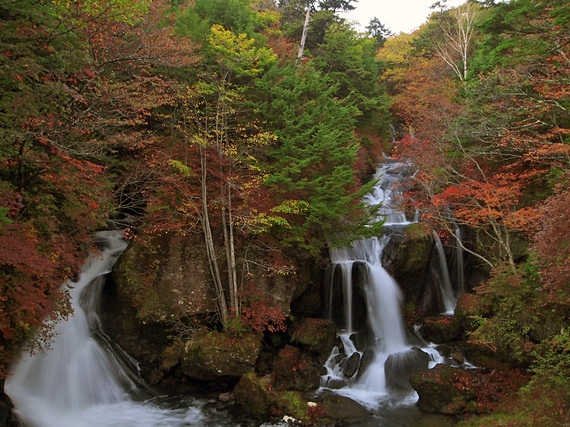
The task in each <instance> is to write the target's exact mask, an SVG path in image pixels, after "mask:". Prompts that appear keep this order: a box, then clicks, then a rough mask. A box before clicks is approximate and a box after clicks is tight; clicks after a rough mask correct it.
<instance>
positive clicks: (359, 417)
mask: <svg viewBox="0 0 570 427" xmlns="http://www.w3.org/2000/svg"><path fill="white" fill-rule="evenodd" d="M316 400H317V403H318V405H319V407H321V408H323V409H324V412H325V414H326V416H325V415H324V414H323V418H324V419H323V420H322V423H321V424H319V425H347V426H348V425H358V424H359V423H363V422H364V421H366V420H368V419H369V418H370V413H369V412H368V411H367V410H366V409H365V408H364V407H362V406H361V405H360V404H358V403H357V402H355V401H354V400H352V399H349V398H348V397H344V396H339V395H335V394H323V395H320V396H319V397H318V399H316ZM327 421H328V422H327ZM329 423H330V424H329Z"/></svg>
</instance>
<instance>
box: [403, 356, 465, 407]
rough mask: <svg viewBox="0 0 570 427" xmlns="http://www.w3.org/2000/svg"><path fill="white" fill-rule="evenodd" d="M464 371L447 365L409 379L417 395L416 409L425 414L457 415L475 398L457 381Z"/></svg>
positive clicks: (463, 374)
mask: <svg viewBox="0 0 570 427" xmlns="http://www.w3.org/2000/svg"><path fill="white" fill-rule="evenodd" d="M465 375H466V373H465V371H463V370H460V369H458V368H452V367H451V366H448V365H437V366H436V367H435V368H433V369H428V370H426V371H421V372H417V373H415V374H413V375H411V377H410V384H411V385H412V387H413V388H414V390H416V391H417V393H418V395H419V400H418V403H417V405H418V407H419V408H420V409H421V410H422V411H425V412H431V413H440V414H446V415H458V414H460V413H462V412H463V411H464V410H465V408H467V406H468V405H469V402H470V401H472V400H473V399H474V398H475V393H474V391H473V390H472V389H471V388H469V387H466V386H465V385H464V384H463V383H464V381H463V382H460V381H458V379H459V378H463V377H464V376H465Z"/></svg>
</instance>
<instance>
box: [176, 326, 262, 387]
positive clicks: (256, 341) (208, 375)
mask: <svg viewBox="0 0 570 427" xmlns="http://www.w3.org/2000/svg"><path fill="white" fill-rule="evenodd" d="M260 350H261V335H260V334H257V333H250V334H243V335H241V336H234V335H232V334H229V333H223V332H207V333H203V334H197V335H195V336H194V337H192V339H190V340H188V341H187V342H186V343H185V345H184V349H183V352H182V355H181V358H180V363H181V366H182V372H183V373H184V374H185V375H187V376H189V377H191V378H195V379H198V380H203V381H214V380H218V379H225V378H228V377H234V378H236V379H237V378H239V377H241V376H242V375H244V374H246V373H248V372H251V371H253V370H254V368H255V362H256V360H257V356H258V355H259V352H260Z"/></svg>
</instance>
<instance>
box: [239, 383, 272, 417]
mask: <svg viewBox="0 0 570 427" xmlns="http://www.w3.org/2000/svg"><path fill="white" fill-rule="evenodd" d="M234 396H235V403H236V404H237V405H240V406H241V407H242V408H243V409H244V411H245V412H247V413H248V414H249V415H250V416H252V417H254V418H258V419H264V418H267V415H268V414H269V409H270V407H271V405H272V403H273V400H274V398H273V395H272V391H271V385H270V384H269V382H268V379H267V378H264V379H262V378H258V377H257V376H256V375H255V373H253V372H249V373H247V374H245V375H243V376H242V377H241V378H240V380H239V382H238V383H237V385H236V386H235V387H234Z"/></svg>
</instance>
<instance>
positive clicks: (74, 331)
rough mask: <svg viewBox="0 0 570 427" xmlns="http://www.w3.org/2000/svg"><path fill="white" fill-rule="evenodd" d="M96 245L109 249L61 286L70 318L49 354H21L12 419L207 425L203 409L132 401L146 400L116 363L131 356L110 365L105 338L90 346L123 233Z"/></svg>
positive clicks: (70, 424) (12, 382) (12, 388)
mask: <svg viewBox="0 0 570 427" xmlns="http://www.w3.org/2000/svg"><path fill="white" fill-rule="evenodd" d="M97 238H98V239H100V240H101V241H102V242H103V243H104V244H105V246H106V247H105V248H104V249H103V250H102V251H101V253H100V254H92V255H91V257H90V258H89V260H88V262H87V263H86V265H85V266H84V268H83V270H82V273H81V275H80V277H79V280H78V281H77V282H71V281H70V282H68V283H66V284H64V286H65V287H66V289H68V290H69V293H70V296H71V304H72V307H73V311H74V314H73V315H72V316H70V317H69V319H68V320H66V321H64V322H60V323H58V324H56V325H55V326H54V327H55V335H54V339H53V341H52V343H51V346H50V348H49V349H46V350H44V351H42V352H36V353H34V354H32V355H30V354H27V353H26V352H24V354H22V356H21V357H20V359H19V360H18V361H17V362H16V363H15V364H14V366H13V367H12V369H11V371H10V373H9V375H8V377H7V379H6V382H5V392H6V394H8V395H9V396H10V398H11V399H12V401H13V403H14V406H15V412H16V413H17V415H18V416H19V417H20V419H21V420H22V421H23V422H24V423H25V425H26V426H28V425H29V426H34V427H93V426H149V427H151V426H158V425H160V426H180V425H189V424H190V425H201V424H203V423H205V424H208V423H207V422H206V416H205V415H204V412H203V411H202V410H201V408H200V403H196V404H193V405H191V406H186V407H184V408H182V409H176V410H173V409H163V408H161V407H159V406H158V405H156V404H154V403H151V401H146V402H143V401H140V400H139V401H136V400H134V399H135V398H137V397H138V398H139V399H141V398H142V396H143V395H144V392H143V391H141V387H140V385H139V384H138V383H137V380H136V379H134V378H135V377H136V375H131V374H130V373H129V371H128V369H126V368H125V366H124V363H121V362H120V359H123V360H124V359H128V356H126V355H124V354H123V355H122V356H121V357H120V358H117V357H115V356H114V354H113V353H112V352H110V351H109V350H108V348H105V346H102V345H101V344H100V343H103V342H104V341H105V340H104V337H103V338H101V337H100V338H99V339H96V338H95V335H96V334H100V333H101V332H100V320H99V317H98V314H97V312H96V311H95V309H96V305H97V299H98V298H97V295H96V292H100V291H101V288H102V285H103V281H104V276H105V275H106V274H108V273H109V272H110V271H111V268H112V266H113V264H114V263H115V261H116V259H117V258H118V256H119V255H120V254H121V252H122V251H123V250H124V249H125V248H126V246H127V244H126V243H125V242H124V240H123V239H122V235H121V233H120V232H115V231H107V232H100V233H98V234H97ZM147 397H149V396H147ZM217 424H218V425H220V423H217Z"/></svg>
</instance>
